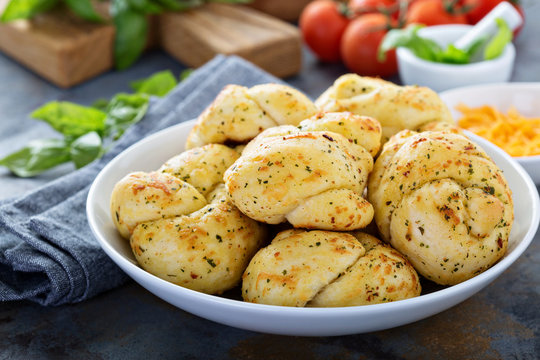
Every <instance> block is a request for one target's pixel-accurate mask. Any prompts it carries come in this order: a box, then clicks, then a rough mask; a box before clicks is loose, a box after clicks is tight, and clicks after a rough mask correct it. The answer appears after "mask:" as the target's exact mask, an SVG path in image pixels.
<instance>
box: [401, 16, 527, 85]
mask: <svg viewBox="0 0 540 360" xmlns="http://www.w3.org/2000/svg"><path fill="white" fill-rule="evenodd" d="M471 28H472V26H470V25H440V26H430V27H425V28H421V29H418V28H417V27H415V26H414V25H413V26H411V27H409V28H407V29H405V30H401V31H402V39H404V38H407V40H405V41H403V40H401V41H402V43H407V44H405V46H401V45H398V48H397V61H398V68H399V75H400V78H401V81H402V82H403V83H404V84H406V85H421V86H427V87H429V88H431V89H433V90H435V91H443V90H447V89H451V88H455V87H461V86H467V85H475V84H486V83H500V82H507V81H509V80H510V76H511V75H512V69H513V66H514V59H515V56H516V50H515V48H514V45H513V44H512V43H511V42H510V40H511V31H510V30H508V29H506V30H500V31H499V34H497V35H495V37H494V38H492V39H481V41H478V42H476V43H475V44H473V46H472V47H470V48H469V49H465V50H459V49H457V48H455V47H454V46H452V45H451V44H453V43H454V42H455V41H456V40H458V39H459V38H461V37H462V36H463V35H464V34H465V33H467V31H469V30H470V29H471ZM406 32H407V33H406ZM508 32H509V34H508ZM509 35H510V36H509ZM425 40H426V41H425Z"/></svg>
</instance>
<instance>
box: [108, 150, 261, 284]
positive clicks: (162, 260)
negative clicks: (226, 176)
mask: <svg viewBox="0 0 540 360" xmlns="http://www.w3.org/2000/svg"><path fill="white" fill-rule="evenodd" d="M238 156H239V154H238V153H237V152H236V151H234V150H232V149H230V148H228V147H226V146H224V145H219V144H210V145H206V146H203V147H201V148H194V149H191V150H189V151H186V152H184V153H182V154H180V155H178V156H175V157H173V158H172V159H170V160H169V161H167V162H166V163H165V164H164V165H163V166H162V167H161V168H160V169H159V171H157V172H151V173H144V172H136V173H132V174H129V175H127V176H126V177H125V178H124V179H122V180H121V181H119V182H118V184H116V186H115V188H114V190H113V193H112V195H111V212H112V214H113V215H112V216H113V221H114V223H115V225H116V227H117V229H118V230H119V232H120V233H121V235H122V236H123V237H125V238H129V239H130V245H131V249H132V251H133V254H134V255H135V258H136V259H137V261H138V263H139V265H140V266H141V267H142V268H143V269H145V270H146V271H148V272H150V273H152V274H154V275H156V276H158V277H160V278H162V279H164V280H167V281H170V282H172V283H175V284H178V285H180V286H184V287H187V288H190V289H193V290H197V291H202V292H206V293H210V294H219V293H221V292H223V291H225V290H228V289H230V288H232V287H234V286H235V285H236V284H238V282H239V281H240V277H241V275H242V272H243V271H244V269H245V267H246V266H247V264H248V262H249V260H250V259H251V257H252V256H253V254H254V253H255V252H256V251H257V250H258V249H259V248H260V247H261V245H262V242H263V241H264V239H265V229H264V227H263V226H262V225H260V224H258V223H257V222H256V221H254V220H252V219H250V218H248V217H247V216H245V215H244V214H242V213H241V212H240V211H238V209H237V208H236V207H234V206H233V205H232V204H231V203H230V202H229V201H228V200H227V194H226V192H225V187H224V185H223V173H224V172H225V170H226V169H227V168H228V167H229V166H230V165H231V164H232V163H233V162H234V161H235V160H236V159H237V158H238Z"/></svg>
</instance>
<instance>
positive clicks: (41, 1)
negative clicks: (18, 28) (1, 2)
mask: <svg viewBox="0 0 540 360" xmlns="http://www.w3.org/2000/svg"><path fill="white" fill-rule="evenodd" d="M57 3H58V0H11V1H10V2H9V3H8V5H7V6H6V8H5V9H4V12H3V13H2V17H0V21H2V22H8V21H13V20H18V19H29V18H31V17H32V16H34V15H36V14H38V13H41V12H44V11H47V10H49V9H50V8H52V7H53V6H54V5H56V4H57Z"/></svg>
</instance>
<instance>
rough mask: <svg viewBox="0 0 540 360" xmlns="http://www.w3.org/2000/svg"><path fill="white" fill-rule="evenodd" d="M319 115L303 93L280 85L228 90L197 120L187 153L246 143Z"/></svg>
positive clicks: (188, 143) (231, 86)
mask: <svg viewBox="0 0 540 360" xmlns="http://www.w3.org/2000/svg"><path fill="white" fill-rule="evenodd" d="M316 112H317V108H316V107H315V105H314V104H313V103H312V102H311V100H309V99H308V98H307V96H305V95H304V94H303V93H301V92H300V91H298V90H296V89H294V88H292V87H290V86H286V85H281V84H263V85H257V86H254V87H252V88H249V89H248V88H246V87H244V86H239V85H228V86H226V87H225V88H224V89H223V90H222V91H221V92H220V93H219V95H218V96H217V97H216V99H215V100H214V101H213V102H212V104H210V106H208V107H207V108H206V109H205V110H204V112H203V113H202V114H201V115H200V116H199V117H198V119H197V123H196V124H195V126H194V128H193V129H192V130H191V132H190V133H189V136H188V139H187V142H186V149H191V148H194V147H198V146H203V145H206V144H211V143H218V144H223V143H226V142H239V143H242V142H247V141H249V140H251V139H253V138H254V137H255V136H257V135H258V134H259V133H261V132H262V131H263V130H265V129H268V128H270V127H273V126H277V125H284V124H292V125H298V124H299V123H300V121H302V120H304V119H306V118H308V117H310V116H312V115H313V114H315V113H316Z"/></svg>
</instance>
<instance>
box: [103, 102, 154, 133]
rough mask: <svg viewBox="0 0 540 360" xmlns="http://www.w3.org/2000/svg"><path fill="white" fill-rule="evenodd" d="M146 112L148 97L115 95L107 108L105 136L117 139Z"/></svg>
mask: <svg viewBox="0 0 540 360" xmlns="http://www.w3.org/2000/svg"><path fill="white" fill-rule="evenodd" d="M146 110H148V95H146V94H117V95H116V96H115V97H113V98H112V99H111V101H110V102H109V105H108V106H107V119H106V120H105V127H106V130H105V134H106V136H112V137H113V138H114V139H118V138H119V137H120V136H122V134H123V133H124V131H126V129H127V128H128V127H129V126H130V125H132V124H134V123H136V122H138V121H139V120H141V119H142V118H143V116H144V115H145V114H146Z"/></svg>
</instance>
